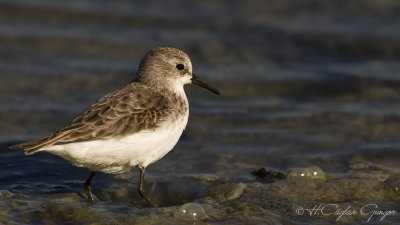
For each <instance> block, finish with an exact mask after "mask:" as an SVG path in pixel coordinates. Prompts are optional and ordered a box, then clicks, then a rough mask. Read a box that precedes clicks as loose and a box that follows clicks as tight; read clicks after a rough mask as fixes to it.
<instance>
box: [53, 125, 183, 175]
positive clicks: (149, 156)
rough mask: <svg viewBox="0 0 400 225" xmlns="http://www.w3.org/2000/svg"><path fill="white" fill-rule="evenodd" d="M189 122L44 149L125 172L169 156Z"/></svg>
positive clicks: (95, 166)
mask: <svg viewBox="0 0 400 225" xmlns="http://www.w3.org/2000/svg"><path fill="white" fill-rule="evenodd" d="M175 122H178V121H175ZM186 122H187V120H180V121H179V122H178V123H170V124H163V126H162V127H160V128H158V129H156V130H153V131H142V132H139V133H136V134H132V135H128V136H125V137H115V138H109V139H103V140H93V141H84V142H76V143H70V144H64V145H54V146H52V147H51V148H49V149H45V151H48V152H51V153H53V154H56V155H58V156H60V157H62V158H64V159H66V160H68V161H70V162H71V163H72V164H74V165H76V166H79V167H87V168H89V169H90V170H92V171H101V172H105V173H123V172H126V171H128V170H130V169H132V168H133V167H135V166H140V167H147V166H148V165H149V164H151V163H153V162H155V161H157V160H159V159H160V158H162V157H163V156H164V155H166V154H167V153H168V152H169V151H170V150H171V149H172V148H173V147H174V146H175V145H176V143H177V142H178V140H179V138H180V136H181V134H182V132H183V130H184V128H185V126H186Z"/></svg>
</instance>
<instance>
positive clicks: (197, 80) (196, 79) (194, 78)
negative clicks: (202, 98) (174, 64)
mask: <svg viewBox="0 0 400 225" xmlns="http://www.w3.org/2000/svg"><path fill="white" fill-rule="evenodd" d="M191 80H192V84H197V85H199V86H200V87H203V88H206V89H208V90H210V91H212V92H214V93H215V94H217V95H220V94H221V93H220V92H219V91H218V90H217V89H216V88H214V87H211V86H210V85H209V84H207V83H206V82H205V81H203V80H200V78H199V77H197V76H196V75H194V74H192V79H191Z"/></svg>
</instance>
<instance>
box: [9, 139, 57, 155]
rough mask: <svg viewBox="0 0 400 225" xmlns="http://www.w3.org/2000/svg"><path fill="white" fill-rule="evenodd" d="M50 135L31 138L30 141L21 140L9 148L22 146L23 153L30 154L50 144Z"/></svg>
mask: <svg viewBox="0 0 400 225" xmlns="http://www.w3.org/2000/svg"><path fill="white" fill-rule="evenodd" d="M49 140H51V138H50V136H49V137H43V138H37V139H33V140H30V141H26V142H22V143H19V144H16V145H12V146H10V147H9V148H11V149H17V148H22V149H24V150H25V155H32V154H33V153H36V152H38V151H40V150H41V149H43V148H44V147H47V146H49V145H52V143H51V142H49Z"/></svg>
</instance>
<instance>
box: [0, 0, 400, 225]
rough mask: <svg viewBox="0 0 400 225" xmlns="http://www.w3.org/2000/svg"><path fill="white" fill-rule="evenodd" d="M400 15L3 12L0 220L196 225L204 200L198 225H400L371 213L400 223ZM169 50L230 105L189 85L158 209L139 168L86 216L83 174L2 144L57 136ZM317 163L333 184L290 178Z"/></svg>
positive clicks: (104, 9) (101, 185) (307, 8)
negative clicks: (184, 56)
mask: <svg viewBox="0 0 400 225" xmlns="http://www.w3.org/2000/svg"><path fill="white" fill-rule="evenodd" d="M399 8H400V4H399V3H398V2H397V1H390V0H385V1H361V0H356V1H329V2H328V1H316V0H315V1H314V0H304V1H296V2H293V1H281V0H279V1H250V2H249V1H246V2H240V1H234V2H232V1H218V2H200V1H192V2H187V1H171V2H167V1H158V2H152V3H132V2H130V1H123V0H121V1H112V2H107V1H85V2H82V1H68V2H65V1H46V0H41V1H35V2H32V1H7V0H1V1H0V119H1V123H0V150H1V152H0V154H1V157H0V171H1V172H0V190H2V191H1V192H0V193H1V194H0V208H1V210H0V223H3V224H18V223H21V224H71V223H77V224H90V223H96V224H133V223H135V224H148V223H163V224H180V223H182V224H187V221H184V220H180V219H179V218H176V217H175V215H176V213H177V212H178V211H179V208H180V207H182V206H183V205H184V204H186V203H195V204H198V206H200V207H201V208H203V209H204V210H205V213H206V214H207V215H208V217H206V218H204V219H202V220H199V221H196V224H203V223H204V224H205V223H215V224H232V223H240V224H242V223H250V224H332V223H344V224H360V223H363V222H366V221H368V219H370V221H369V223H370V224H398V223H399V222H400V215H399V213H398V214H397V215H387V216H385V217H382V215H375V214H373V212H374V210H375V211H377V212H378V211H379V210H380V211H382V212H386V214H390V213H389V212H390V211H391V210H392V211H393V210H394V211H396V212H400V207H399V204H398V202H399V200H400V196H399V193H400V192H399V190H400V167H399V164H398V159H399V157H400V151H399V148H400V142H399V140H400V138H399V137H400V114H399V112H400V104H399V102H400V101H399V100H400V91H399V90H400V76H399V72H400V63H399V59H400V54H399V52H400V42H399V34H400V33H399V32H400V29H399V27H400V18H399V16H398V11H399ZM165 45H166V46H174V47H178V48H180V49H182V50H184V51H185V52H187V53H188V54H189V56H190V57H191V59H192V62H193V65H194V71H195V72H196V73H197V74H198V75H199V76H201V77H203V78H204V79H206V80H207V81H209V83H211V84H213V86H216V87H217V88H218V89H220V91H221V92H222V95H221V96H215V95H213V94H212V93H209V92H208V91H206V90H203V89H201V88H199V87H194V86H188V87H186V90H187V95H188V97H189V101H190V118H189V123H188V127H187V129H186V130H185V132H184V134H183V136H182V138H181V140H180V142H179V143H178V145H177V146H176V147H175V149H174V150H173V151H172V152H170V153H169V154H168V155H167V156H166V157H164V158H163V159H162V160H160V161H159V162H157V163H155V164H152V165H151V166H149V167H148V169H147V174H146V189H147V190H148V192H149V194H150V195H151V196H152V197H153V199H154V200H155V201H156V202H157V203H159V204H160V205H161V207H160V208H156V209H153V208H150V207H149V206H148V205H147V204H146V202H144V201H143V200H142V199H141V198H140V196H139V195H138V193H137V184H138V171H136V170H135V171H132V172H129V173H125V174H122V175H117V176H114V175H108V174H99V175H97V176H96V177H95V179H94V181H93V193H94V195H95V196H96V198H97V199H96V204H95V205H94V206H92V207H88V206H87V205H86V202H85V199H84V195H83V183H84V181H85V179H86V178H87V177H88V176H89V171H88V170H87V169H85V168H77V167H74V166H71V165H70V164H69V163H67V162H66V161H64V160H62V159H60V158H58V157H56V156H53V155H50V154H47V153H37V154H34V155H32V156H25V155H24V154H23V152H22V151H20V150H9V149H8V148H7V147H8V146H9V145H11V144H14V143H16V142H19V141H23V140H27V139H30V138H36V137H41V136H44V135H47V134H49V133H51V132H53V131H55V130H57V129H59V128H60V127H62V126H63V125H65V124H66V123H67V122H68V121H70V120H71V119H73V118H74V117H75V116H76V115H77V114H79V113H80V112H81V111H82V110H84V109H85V107H86V106H88V105H90V104H92V103H93V102H95V101H96V99H97V98H99V97H101V96H103V95H104V94H106V93H108V92H110V91H112V90H115V89H117V88H120V87H122V86H123V85H125V84H126V83H128V82H130V81H131V80H133V78H134V77H135V71H136V69H137V66H138V63H139V61H140V59H141V58H142V57H143V55H144V54H145V53H146V52H147V51H148V50H149V49H151V48H153V47H156V46H165ZM316 167H317V168H320V169H321V172H322V173H323V174H325V175H324V179H309V178H307V177H301V176H300V177H292V176H290V173H291V171H297V170H302V169H304V168H316ZM319 172H320V171H319ZM374 204H375V205H374ZM349 207H350V208H349ZM322 208H323V209H325V211H324V210H322ZM347 208H349V209H348V211H346V209H347ZM312 209H315V210H314V211H313V210H312ZM351 210H354V211H355V213H353V214H350V215H348V214H346V213H349V211H350V212H353V211H351ZM341 213H342V214H346V215H343V216H341V217H339V216H340V214H341ZM380 219H381V220H382V221H380Z"/></svg>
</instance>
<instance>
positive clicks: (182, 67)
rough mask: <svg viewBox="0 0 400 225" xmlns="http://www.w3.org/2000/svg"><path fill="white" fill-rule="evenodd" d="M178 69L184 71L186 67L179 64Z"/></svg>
mask: <svg viewBox="0 0 400 225" xmlns="http://www.w3.org/2000/svg"><path fill="white" fill-rule="evenodd" d="M176 68H177V69H178V70H183V69H185V66H184V65H183V64H177V65H176Z"/></svg>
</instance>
